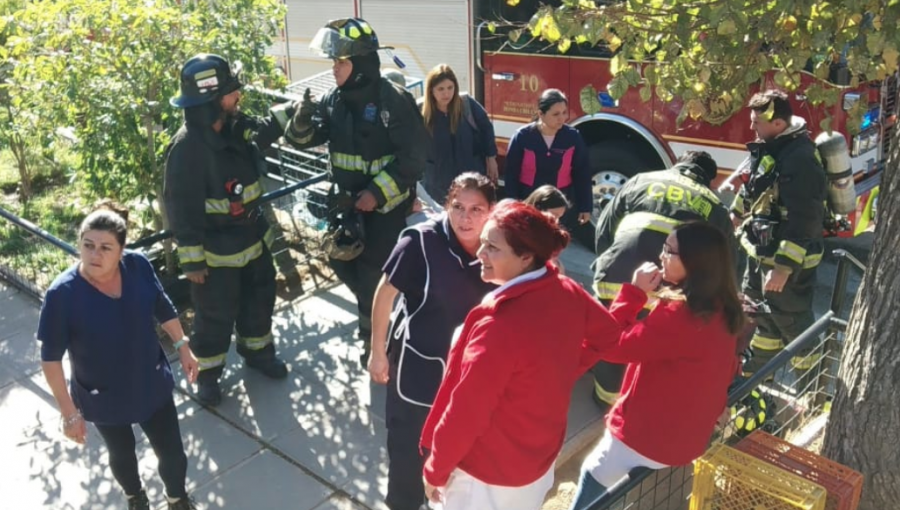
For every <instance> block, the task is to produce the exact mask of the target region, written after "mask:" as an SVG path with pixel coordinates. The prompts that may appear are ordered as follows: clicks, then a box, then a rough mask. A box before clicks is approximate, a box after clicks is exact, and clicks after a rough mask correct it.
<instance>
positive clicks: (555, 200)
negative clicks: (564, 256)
mask: <svg viewBox="0 0 900 510" xmlns="http://www.w3.org/2000/svg"><path fill="white" fill-rule="evenodd" d="M522 202H523V203H525V204H528V205H530V206H532V207H534V208H535V209H537V210H538V211H544V212H547V213H550V214H552V215H553V217H554V218H556V219H557V220H561V219H562V217H563V216H564V215H565V214H566V211H568V210H569V209H570V208H571V207H572V204H571V203H570V202H569V199H568V198H566V195H565V194H564V193H563V192H562V191H560V190H558V189H557V188H556V186H551V185H549V184H544V185H543V186H541V187H540V188H538V189H536V190H534V191H532V192H531V194H530V195H528V197H527V198H526V199H525V200H523V201H522ZM551 262H553V264H554V265H555V266H556V268H557V269H559V274H566V267H565V266H564V265H563V263H562V262H560V260H559V257H553V259H552V260H551Z"/></svg>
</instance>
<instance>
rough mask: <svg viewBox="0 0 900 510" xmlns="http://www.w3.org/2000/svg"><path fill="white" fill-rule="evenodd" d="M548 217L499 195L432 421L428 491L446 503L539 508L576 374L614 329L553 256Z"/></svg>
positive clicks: (466, 507)
mask: <svg viewBox="0 0 900 510" xmlns="http://www.w3.org/2000/svg"><path fill="white" fill-rule="evenodd" d="M568 241H569V235H568V234H567V233H566V232H565V231H564V230H561V229H560V228H559V225H558V223H557V221H556V219H555V218H553V216H551V215H550V214H546V213H541V212H539V211H538V210H537V209H535V208H533V207H531V206H528V205H525V204H522V203H519V202H510V201H506V202H501V204H499V205H498V206H497V207H496V208H495V209H494V210H493V211H492V212H491V215H490V219H489V220H488V222H487V223H486V224H485V227H484V230H483V231H482V234H481V248H480V249H479V250H478V258H479V259H480V261H481V278H482V279H483V280H484V281H486V282H491V283H495V284H497V285H500V287H499V288H498V289H496V290H494V291H493V292H491V293H489V294H488V295H487V296H486V297H485V298H484V299H483V300H482V302H481V304H480V305H478V306H476V307H475V308H474V309H472V311H471V312H469V315H468V316H467V317H466V321H465V323H464V324H463V326H462V328H461V331H460V332H459V335H458V336H457V337H456V340H455V342H454V344H453V347H452V348H451V351H450V356H449V359H448V361H447V370H446V373H445V376H444V380H443V382H442V383H441V387H440V389H439V390H438V394H437V396H436V397H435V401H434V406H433V407H432V409H431V412H430V413H429V415H428V418H427V419H426V422H425V427H424V428H423V432H422V441H421V446H422V447H423V448H424V449H425V450H427V451H428V452H429V455H428V457H427V460H426V462H425V469H424V477H425V491H426V494H427V496H428V497H429V499H430V500H431V501H434V502H441V503H443V509H444V510H472V509H478V510H494V509H496V510H500V509H503V510H509V509H515V510H532V509H533V510H537V509H539V508H540V507H541V503H542V502H543V500H544V496H545V494H546V493H547V490H548V489H549V488H550V487H551V485H552V483H553V463H554V461H555V459H556V456H557V454H558V453H559V450H560V448H561V447H562V444H563V440H564V439H565V434H566V415H567V412H568V408H569V397H570V395H571V392H572V387H573V386H574V384H575V381H576V379H577V378H578V376H580V375H581V374H583V373H584V371H585V369H586V368H587V367H589V366H591V364H592V363H594V362H595V361H596V360H597V359H598V353H601V352H602V351H603V350H604V344H605V345H606V346H608V347H609V346H612V345H614V344H615V341H616V339H618V334H619V331H620V329H619V326H618V324H616V323H615V321H614V320H613V318H612V316H611V315H610V314H609V312H607V311H606V309H604V308H603V307H602V306H601V305H600V304H599V303H598V302H597V301H596V300H595V299H593V298H592V297H591V296H590V295H589V294H588V293H587V292H585V291H584V290H583V289H582V288H581V286H580V285H579V284H577V283H575V282H574V281H572V280H571V279H569V278H567V277H564V276H560V275H559V274H558V272H557V270H556V269H555V268H554V267H553V265H552V264H548V262H549V261H550V259H551V258H552V257H553V256H554V255H555V254H557V253H558V252H559V251H560V250H562V249H563V248H564V247H565V246H566V244H567V243H568Z"/></svg>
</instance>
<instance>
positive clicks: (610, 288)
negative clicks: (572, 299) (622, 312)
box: [594, 282, 622, 301]
mask: <svg viewBox="0 0 900 510" xmlns="http://www.w3.org/2000/svg"><path fill="white" fill-rule="evenodd" d="M621 288H622V284H621V283H609V282H594V294H595V295H596V296H597V299H606V300H607V301H612V300H614V299H616V296H618V295H619V290H620V289H621Z"/></svg>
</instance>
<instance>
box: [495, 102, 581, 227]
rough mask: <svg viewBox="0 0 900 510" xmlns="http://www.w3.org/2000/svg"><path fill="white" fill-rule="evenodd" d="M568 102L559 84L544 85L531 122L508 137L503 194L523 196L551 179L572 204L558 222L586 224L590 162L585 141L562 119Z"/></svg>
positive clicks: (570, 225) (548, 182) (565, 113)
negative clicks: (536, 111)
mask: <svg viewBox="0 0 900 510" xmlns="http://www.w3.org/2000/svg"><path fill="white" fill-rule="evenodd" d="M568 118H569V102H568V99H566V96H565V95H564V94H563V93H562V92H560V91H559V90H557V89H547V90H545V91H544V92H543V93H542V94H541V98H540V100H539V102H538V117H537V120H536V121H535V122H532V123H531V124H528V125H525V126H522V127H521V128H519V130H518V131H516V134H515V135H513V137H512V138H511V139H510V140H509V147H508V148H507V151H506V167H505V170H504V176H503V186H504V188H505V190H506V196H508V197H510V198H515V199H518V200H524V199H525V198H527V197H528V195H530V194H531V193H532V192H533V191H534V190H536V189H537V188H539V187H541V186H543V185H545V184H549V185H551V186H555V187H556V188H558V189H559V190H560V191H562V192H563V193H565V195H566V197H567V198H568V199H569V201H570V202H572V203H573V204H574V208H572V209H570V211H569V213H567V214H566V215H565V216H564V217H563V219H562V222H563V223H564V224H565V225H567V226H568V227H569V229H570V230H571V229H572V226H574V225H576V221H575V220H576V217H575V215H576V213H577V224H582V225H583V224H585V223H587V222H588V221H590V219H591V211H593V203H592V202H593V191H592V189H591V187H592V185H591V165H590V160H589V157H588V149H587V145H585V143H584V140H583V139H582V138H581V133H579V132H578V130H577V129H575V128H573V127H571V126H569V125H567V124H566V120H567V119H568Z"/></svg>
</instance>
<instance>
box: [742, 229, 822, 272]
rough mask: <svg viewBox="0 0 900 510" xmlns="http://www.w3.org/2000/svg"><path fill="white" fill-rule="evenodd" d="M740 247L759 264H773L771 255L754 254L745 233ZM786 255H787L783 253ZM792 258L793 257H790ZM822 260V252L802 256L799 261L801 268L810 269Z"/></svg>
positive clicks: (754, 250)
mask: <svg viewBox="0 0 900 510" xmlns="http://www.w3.org/2000/svg"><path fill="white" fill-rule="evenodd" d="M741 247H742V248H744V251H746V252H747V255H748V256H749V257H751V258H754V259H756V260H758V261H759V263H760V264H764V265H767V266H774V265H775V259H774V258H773V257H760V256H757V255H756V246H754V245H753V244H751V243H750V241H749V240H748V239H747V236H746V235H742V236H741ZM785 256H787V255H785ZM788 258H790V257H788ZM792 260H793V259H792ZM821 262H822V254H821V253H812V254H808V255H806V256H805V257H803V262H801V266H802V267H803V269H812V268H814V267H816V266H818V265H819V264H820V263H821Z"/></svg>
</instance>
